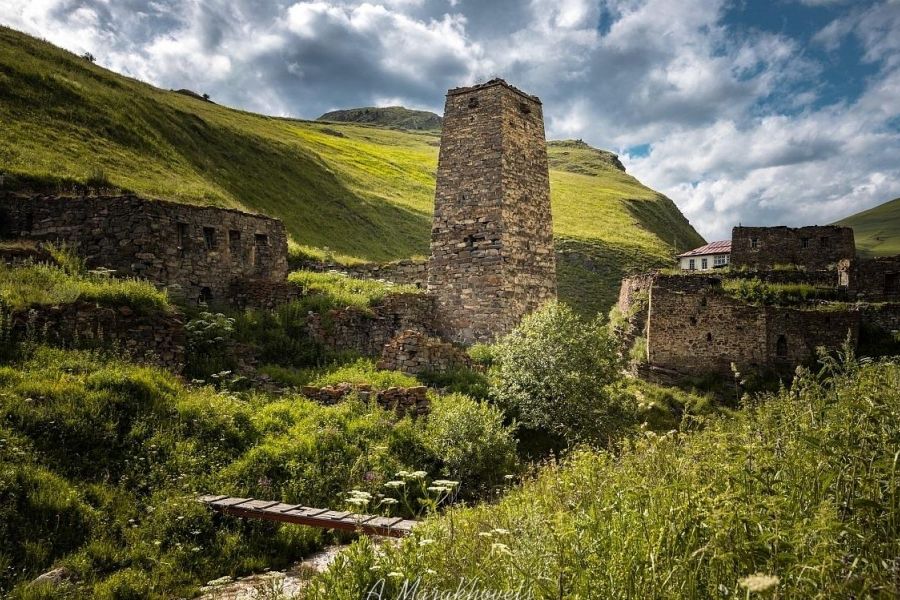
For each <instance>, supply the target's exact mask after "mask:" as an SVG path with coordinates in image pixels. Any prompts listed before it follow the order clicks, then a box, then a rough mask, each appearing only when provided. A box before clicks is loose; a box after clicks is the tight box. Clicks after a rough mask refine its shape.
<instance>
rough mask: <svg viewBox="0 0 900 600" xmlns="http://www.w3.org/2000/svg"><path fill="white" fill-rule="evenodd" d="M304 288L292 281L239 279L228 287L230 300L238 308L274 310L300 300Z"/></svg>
mask: <svg viewBox="0 0 900 600" xmlns="http://www.w3.org/2000/svg"><path fill="white" fill-rule="evenodd" d="M302 295H303V288H301V287H300V286H299V285H297V284H296V283H291V282H290V281H286V280H285V281H276V280H274V279H238V280H235V281H232V282H231V284H230V285H229V286H228V300H229V302H231V304H232V305H233V306H235V307H237V308H240V309H244V308H264V309H268V310H272V309H274V308H275V307H277V306H280V305H282V304H287V303H289V302H293V301H294V300H298V299H299V298H300V297H301V296H302Z"/></svg>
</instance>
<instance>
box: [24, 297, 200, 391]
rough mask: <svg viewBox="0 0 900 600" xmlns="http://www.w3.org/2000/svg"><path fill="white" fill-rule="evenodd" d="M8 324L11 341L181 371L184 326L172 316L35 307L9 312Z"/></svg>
mask: <svg viewBox="0 0 900 600" xmlns="http://www.w3.org/2000/svg"><path fill="white" fill-rule="evenodd" d="M10 321H11V324H12V336H13V338H14V339H16V340H25V339H33V340H36V341H39V342H41V343H44V344H49V345H52V346H59V347H63V348H103V349H108V350H114V351H115V352H116V353H117V354H118V355H119V356H120V357H125V356H127V357H130V358H132V359H134V360H137V361H141V362H147V363H150V364H155V365H158V366H161V367H164V368H167V369H169V370H172V371H174V372H176V373H179V372H181V370H182V369H183V368H184V364H185V353H184V352H185V344H186V336H185V331H184V321H183V317H182V316H181V315H180V314H179V313H177V312H175V311H172V312H166V311H149V312H147V311H137V310H134V309H132V308H131V307H129V306H126V305H122V306H118V307H111V306H100V305H98V304H97V303H96V302H80V301H79V302H72V303H67V304H59V305H54V306H46V305H35V306H32V307H30V308H28V309H24V310H19V311H15V312H13V313H12V315H11V318H10Z"/></svg>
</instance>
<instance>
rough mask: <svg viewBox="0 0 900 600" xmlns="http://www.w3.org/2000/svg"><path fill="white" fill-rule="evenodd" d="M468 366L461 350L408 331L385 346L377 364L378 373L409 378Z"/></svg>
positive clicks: (469, 363)
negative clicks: (388, 371) (398, 372)
mask: <svg viewBox="0 0 900 600" xmlns="http://www.w3.org/2000/svg"><path fill="white" fill-rule="evenodd" d="M471 366H472V361H471V359H470V358H469V355H468V354H466V352H465V350H463V349H461V348H457V347H456V346H454V345H453V344H451V343H449V342H445V341H443V340H441V339H439V338H435V337H430V336H428V335H426V334H424V333H422V332H421V331H410V330H408V331H404V332H402V333H400V334H399V335H397V336H396V337H394V338H393V339H392V340H391V341H389V342H388V343H387V344H385V346H384V349H383V350H382V352H381V360H380V361H379V362H378V368H379V369H387V370H391V371H402V372H403V373H408V374H410V375H416V374H419V373H424V372H437V373H441V372H446V371H452V370H454V369H459V368H470V367H471Z"/></svg>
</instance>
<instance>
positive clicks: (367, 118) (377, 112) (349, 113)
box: [317, 106, 441, 131]
mask: <svg viewBox="0 0 900 600" xmlns="http://www.w3.org/2000/svg"><path fill="white" fill-rule="evenodd" d="M317 121H335V122H343V123H371V124H373V125H387V126H388V127H397V128H400V129H420V130H432V131H434V130H439V129H440V128H441V118H440V117H439V116H438V115H436V114H434V113H433V112H428V111H427V110H411V109H408V108H404V107H402V106H385V107H377V106H367V107H364V108H347V109H343V110H333V111H331V112H327V113H325V114H324V115H322V116H321V117H319V118H318V119H317Z"/></svg>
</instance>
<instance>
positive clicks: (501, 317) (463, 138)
mask: <svg viewBox="0 0 900 600" xmlns="http://www.w3.org/2000/svg"><path fill="white" fill-rule="evenodd" d="M428 290H429V291H430V292H431V293H432V294H434V296H435V298H436V319H437V324H438V325H439V328H440V331H441V333H442V334H443V335H444V336H445V337H447V338H449V339H451V340H453V341H456V342H461V343H473V342H488V341H492V340H493V339H495V338H496V337H497V336H499V335H502V334H504V333H506V332H508V331H509V330H511V329H512V328H513V327H515V325H516V324H518V322H519V321H520V320H521V318H522V317H523V316H525V315H526V314H527V313H529V312H531V311H533V310H534V309H536V308H537V307H539V306H540V305H541V304H542V303H544V302H546V301H548V300H551V299H553V298H555V296H556V266H555V257H554V254H553V238H552V224H551V216H550V186H549V171H548V163H547V150H546V142H545V137H544V125H543V115H542V107H541V103H540V100H538V99H537V98H536V97H534V96H529V95H527V94H524V93H523V92H521V91H519V90H517V89H515V88H513V87H512V86H510V85H508V84H506V83H505V82H503V81H502V80H493V81H490V82H488V83H486V84H482V85H478V86H474V87H469V88H459V89H454V90H450V91H449V92H448V94H447V100H446V105H445V109H444V125H443V129H442V133H441V150H440V157H439V160H438V173H437V188H436V193H435V208H434V221H433V224H432V239H431V258H430V261H429V264H428Z"/></svg>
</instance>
